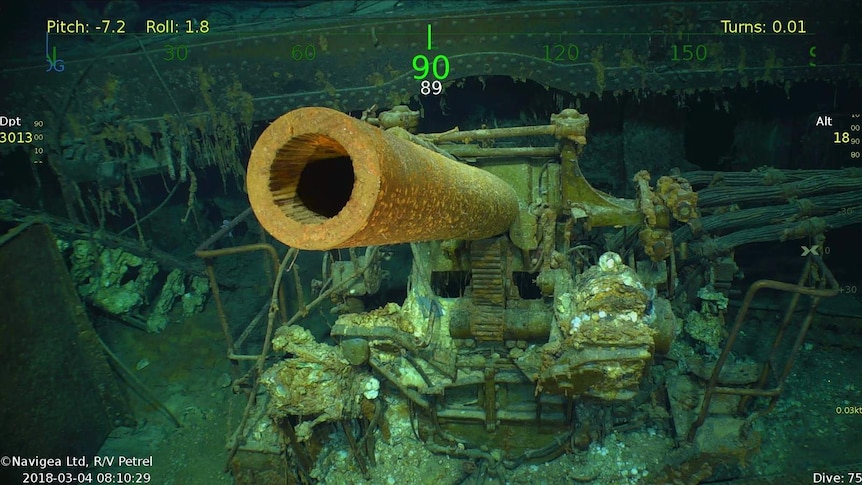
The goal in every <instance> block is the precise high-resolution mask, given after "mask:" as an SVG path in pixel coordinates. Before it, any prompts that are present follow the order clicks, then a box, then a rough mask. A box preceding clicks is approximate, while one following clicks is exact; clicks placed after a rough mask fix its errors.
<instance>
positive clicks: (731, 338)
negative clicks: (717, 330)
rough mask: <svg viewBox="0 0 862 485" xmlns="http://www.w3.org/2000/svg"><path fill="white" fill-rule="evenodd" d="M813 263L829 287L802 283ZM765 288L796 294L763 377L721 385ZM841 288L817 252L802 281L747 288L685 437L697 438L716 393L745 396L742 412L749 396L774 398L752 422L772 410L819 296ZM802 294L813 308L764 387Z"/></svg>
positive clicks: (810, 258) (769, 282) (771, 282)
mask: <svg viewBox="0 0 862 485" xmlns="http://www.w3.org/2000/svg"><path fill="white" fill-rule="evenodd" d="M813 264H816V265H817V268H818V269H819V270H820V273H821V275H822V276H824V277H825V278H826V282H827V283H828V285H829V287H830V288H829V289H817V288H811V287H807V286H803V284H804V283H805V281H806V279H808V278H809V277H813V276H814V275H813V274H812V268H813ZM764 288H771V289H775V290H779V291H785V292H789V293H793V294H794V295H793V297H792V298H791V300H790V304H789V306H788V308H787V311H786V312H785V314H784V319H783V320H782V322H781V326H780V327H779V329H778V334H776V336H775V339H774V340H773V342H772V348H771V350H770V352H769V357H768V358H767V361H766V363H765V365H764V366H763V369H762V370H761V373H760V378H759V379H758V381H757V385H756V387H755V388H753V389H752V388H733V387H718V386H717V384H718V376H719V375H720V374H721V370H722V368H723V367H724V364H725V362H726V361H727V358H728V356H729V355H730V352H731V350H732V349H733V345H734V343H736V337H737V336H738V335H739V331H740V329H741V328H742V324H743V322H745V317H746V316H747V314H748V309H749V307H750V306H751V301H752V300H753V299H754V295H755V294H756V293H757V292H758V291H760V290H761V289H764ZM839 292H840V286H839V285H838V282H837V281H836V280H835V277H834V276H833V275H832V272H831V271H830V270H829V268H827V267H826V265H825V264H824V263H823V260H822V259H821V258H820V257H819V256H817V255H815V254H814V253H811V254H809V256H808V259H807V260H806V262H805V266H804V268H803V270H802V275H801V276H800V278H799V282H798V283H797V284H795V285H794V284H790V283H784V282H781V281H774V280H759V281H756V282H754V283H753V284H752V285H751V286H750V287H749V288H748V291H747V292H746V294H745V299H744V300H743V303H742V308H740V310H739V313H738V314H737V315H736V321H735V322H734V325H733V329H732V330H731V331H730V334H729V335H728V337H727V343H726V344H725V346H724V348H723V349H722V351H721V355H720V356H719V358H718V362H716V364H715V367H714V368H713V369H712V375H711V376H710V378H709V384H707V387H706V392H705V393H704V396H703V402H702V404H701V406H700V413H699V414H698V417H697V419H696V420H695V421H694V423H692V425H691V428H690V429H689V431H688V435H687V437H686V439H687V440H688V441H693V440H694V437H695V434H696V433H697V429H698V428H699V427H700V426H701V425H702V424H703V422H704V420H706V415H707V414H708V412H709V405H710V401H711V400H712V396H713V395H714V394H735V395H740V396H743V398H742V399H741V400H740V403H739V407H738V412H739V413H742V412H744V410H745V407H746V404H747V402H748V401H749V399H751V397H771V398H772V400H771V401H770V403H769V406H768V407H767V408H766V409H765V410H763V411H760V412H758V413H755V414H754V415H753V416H752V417H751V418H750V419H749V420H748V422H751V420H753V419H755V418H757V417H760V416H763V415H765V414H767V413H769V412H771V411H772V409H773V408H774V407H775V403H776V402H777V401H778V397H779V396H780V395H781V393H782V391H783V390H784V381H785V380H786V379H787V376H788V375H789V374H790V370H791V369H792V367H793V362H794V360H795V359H796V355H797V354H798V353H799V349H800V347H802V343H803V341H804V340H805V334H806V332H808V328H809V327H810V326H811V321H812V320H813V318H814V313H815V312H816V311H817V306H818V305H819V304H820V299H821V298H829V297H833V296H835V295H837V294H838V293H839ZM800 295H809V296H811V297H813V300H812V302H811V308H810V309H809V310H808V314H807V315H806V316H805V318H804V319H803V321H802V326H801V328H800V329H799V333H798V334H797V335H796V340H795V341H794V343H793V348H792V349H791V351H790V355H789V356H788V358H787V361H786V362H785V364H784V368H783V369H782V372H781V375H779V376H777V377H778V378H777V383H776V386H775V387H773V388H771V389H764V387H765V386H766V380H767V379H768V377H769V374H770V370H771V366H772V362H773V361H774V357H775V354H776V353H777V351H778V347H779V345H780V344H781V340H782V338H783V336H784V331H785V330H786V329H787V327H788V326H789V325H790V322H791V319H792V317H793V312H794V311H795V310H796V305H797V304H798V303H799V296H800Z"/></svg>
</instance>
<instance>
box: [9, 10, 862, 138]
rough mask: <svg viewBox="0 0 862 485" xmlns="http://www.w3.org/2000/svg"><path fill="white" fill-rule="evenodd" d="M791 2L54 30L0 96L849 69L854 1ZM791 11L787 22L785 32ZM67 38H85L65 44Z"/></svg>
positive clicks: (284, 96) (679, 84)
mask: <svg viewBox="0 0 862 485" xmlns="http://www.w3.org/2000/svg"><path fill="white" fill-rule="evenodd" d="M791 7H792V8H788V5H787V3H786V2H784V1H749V2H737V1H734V2H719V1H703V2H686V3H684V4H681V3H671V2H666V3H663V2H627V3H624V4H621V3H617V2H608V4H607V5H603V4H601V3H599V2H591V3H590V4H588V5H584V4H564V5H555V6H551V7H547V6H543V7H530V8H524V7H523V6H520V5H518V6H515V7H514V8H513V7H509V8H503V9H497V10H482V11H473V12H470V11H467V12H462V13H458V14H452V15H444V16H437V17H433V18H432V19H431V20H428V18H427V17H421V18H420V17H407V16H402V17H399V16H398V15H397V14H396V15H393V16H391V17H387V18H385V19H380V18H373V19H369V18H361V17H354V18H340V19H333V20H325V21H318V22H313V21H304V22H302V23H298V22H291V21H284V20H275V21H272V22H271V23H266V24H260V23H258V24H255V25H254V26H243V25H234V26H228V27H224V26H219V25H214V26H213V28H212V30H211V31H210V32H209V33H207V34H195V35H179V36H176V35H175V36H158V35H140V36H138V39H140V40H141V42H140V43H139V42H138V41H137V39H134V40H133V39H131V38H130V36H126V37H125V39H124V40H117V39H116V38H113V39H111V42H107V41H99V40H92V39H91V42H88V43H85V42H84V41H83V39H76V38H75V37H70V36H63V37H59V38H58V39H57V40H56V41H57V42H61V43H62V44H63V46H64V47H65V48H66V49H70V50H71V52H70V50H65V52H70V54H69V55H67V56H66V59H65V72H63V73H56V72H51V73H46V72H45V64H44V62H42V60H41V59H38V58H36V59H34V58H28V59H14V58H13V59H3V65H4V68H3V69H2V70H0V105H2V106H3V107H4V110H7V111H12V112H15V113H18V114H22V115H23V114H27V115H29V116H33V117H37V118H39V117H42V115H43V113H44V112H46V111H56V110H57V109H58V107H62V106H64V105H65V101H66V100H67V99H68V98H69V97H72V96H78V95H79V94H78V93H96V94H98V93H99V92H102V93H105V97H107V98H110V99H109V100H108V101H110V103H114V104H115V105H116V106H121V107H122V115H123V116H124V117H126V118H127V120H128V121H130V122H135V123H145V124H148V125H149V126H150V127H151V128H156V127H157V126H158V121H159V120H160V119H163V118H164V117H165V116H166V115H168V116H175V115H177V108H179V110H180V111H182V113H183V114H184V116H185V117H186V118H190V119H194V118H195V117H197V116H202V117H212V116H214V113H213V111H219V112H228V113H232V114H234V115H236V116H253V118H254V119H255V120H266V119H273V118H275V117H277V116H279V115H280V114H281V113H285V112H287V111H290V110H292V109H295V108H297V107H301V106H312V105H313V106H327V107H331V108H333V109H338V110H342V111H346V110H361V109H365V108H367V107H369V106H371V105H373V104H375V103H376V104H378V105H379V106H382V107H388V106H394V105H397V104H402V103H404V102H405V101H406V100H408V99H409V98H410V97H412V96H415V95H417V94H418V93H419V81H417V80H415V79H414V78H413V75H414V74H415V72H414V71H413V68H412V64H411V62H412V59H413V58H414V56H416V55H418V54H424V55H428V56H430V57H431V59H432V60H433V57H434V56H436V55H438V54H439V55H445V56H447V58H448V59H449V62H450V67H451V70H450V72H449V74H448V77H447V81H446V82H453V81H455V80H457V79H461V78H465V77H469V76H490V75H508V76H512V77H514V78H516V79H524V80H525V79H532V80H534V81H537V82H539V83H541V84H544V85H546V86H549V87H554V88H558V89H561V90H564V91H569V92H573V93H594V92H595V93H601V92H605V91H611V92H617V91H628V90H648V91H667V90H677V89H720V88H723V87H734V86H737V85H742V86H746V85H749V84H753V83H758V82H775V83H785V82H788V81H789V82H799V81H802V80H807V79H828V80H831V81H833V82H834V81H835V80H839V79H858V78H860V77H862V53H860V52H859V51H858V49H854V48H852V47H854V46H855V45H858V39H859V38H858V32H859V31H860V30H862V26H860V22H862V20H860V19H862V15H860V6H859V4H858V2H854V1H853V0H835V1H832V2H830V3H829V7H828V8H823V7H821V6H819V5H818V4H817V3H816V2H798V3H794V4H791ZM723 20H730V21H733V22H734V25H736V23H741V22H749V23H751V22H758V23H759V24H762V26H763V27H762V28H763V29H765V30H766V32H765V33H764V34H730V33H726V30H727V29H728V27H727V24H725V23H723V22H722V21H723ZM790 20H793V21H794V22H796V23H795V24H794V29H795V30H797V32H796V33H795V34H790V33H787V32H786V31H787V30H788V27H789V24H788V21H790ZM773 21H780V22H781V24H780V27H781V28H783V29H784V30H785V33H784V34H776V35H773V34H772V33H771V29H772V28H773ZM800 22H801V23H800ZM429 25H430V26H431V28H432V31H433V44H434V47H435V50H433V51H431V52H429V51H428V50H427V47H428V46H427V28H428V26H429ZM740 28H741V27H740ZM800 28H804V29H805V32H806V34H801V33H799V32H798V30H799V29H800ZM75 42H80V43H79V44H77V45H78V46H80V45H81V44H84V46H85V47H78V49H77V51H76V50H74V49H75V47H74V46H75V45H76V44H75ZM106 42H107V43H106ZM167 45H171V46H173V48H174V49H175V50H174V51H173V55H174V56H176V55H177V53H178V52H177V51H176V48H177V46H185V47H184V49H187V59H185V60H182V61H180V60H177V59H174V60H171V61H168V60H166V58H168V57H170V56H171V54H172V53H171V52H170V51H169V50H167V51H166V47H165V46H167ZM815 45H816V51H813V52H814V54H815V56H816V57H812V54H811V53H812V50H811V47H812V46H815ZM685 46H688V47H687V48H686V47H685ZM72 53H74V55H73V54H72ZM689 53H690V54H691V56H689ZM6 57H8V56H6ZM688 57H691V59H688ZM154 69H155V71H158V72H157V73H156V72H154ZM158 77H161V78H162V79H163V80H164V85H166V86H168V89H170V91H171V94H172V97H173V99H174V100H175V101H176V104H177V106H176V107H175V106H174V105H173V103H172V102H171V100H170V99H169V96H167V95H166V93H165V88H164V86H163V85H162V83H161V82H159V81H158ZM235 83H239V85H241V87H238V86H239V85H237V84H235ZM111 87H113V88H114V89H115V91H116V92H115V93H110V92H109V91H110V89H111ZM240 90H241V91H242V92H244V93H248V95H249V98H250V99H251V100H253V104H254V111H253V113H247V112H245V110H247V107H246V106H244V103H245V98H244V97H242V96H239V91H240ZM88 96H89V95H88Z"/></svg>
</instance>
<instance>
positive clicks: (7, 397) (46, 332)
mask: <svg viewBox="0 0 862 485" xmlns="http://www.w3.org/2000/svg"><path fill="white" fill-rule="evenodd" d="M0 274H2V275H3V277H2V278H0V295H2V300H3V304H2V305H0V335H2V338H0V354H2V355H3V367H4V372H2V373H0V389H2V390H3V391H2V392H0V432H2V434H3V440H2V444H0V454H2V455H18V456H37V455H39V456H46V457H62V456H80V455H82V454H85V455H92V454H94V453H96V452H97V451H98V450H99V448H100V447H101V446H102V443H103V442H104V440H105V438H106V437H107V435H108V433H109V432H110V431H111V430H112V429H113V428H114V427H116V426H129V425H133V423H134V418H133V417H132V415H131V413H130V411H129V409H128V404H127V403H126V400H125V397H124V395H123V393H122V392H121V391H120V389H119V386H118V383H117V380H116V376H115V375H114V373H113V372H112V371H111V368H110V366H109V365H108V362H107V361H106V359H105V355H104V353H103V351H102V346H101V344H100V343H99V340H98V337H97V336H96V333H95V331H94V330H93V327H92V325H91V324H90V322H89V320H88V319H87V315H86V312H85V311H84V307H83V306H82V304H81V301H80V299H79V297H78V294H77V292H76V291H75V288H74V286H73V284H72V279H71V277H70V276H69V272H68V270H67V269H66V266H65V263H64V262H63V258H62V256H61V255H60V253H59V251H58V250H57V243H56V240H55V237H54V235H53V234H52V233H51V231H50V230H49V229H48V227H47V226H45V225H42V224H35V225H33V226H31V227H29V228H27V229H26V230H25V231H22V232H21V233H20V234H19V235H17V236H16V237H14V238H13V239H11V240H10V241H8V242H6V243H5V244H3V245H2V246H0ZM64 463H65V462H64ZM7 472H10V473H11V472H15V473H14V474H13V475H12V476H9V475H6V473H7ZM20 472H21V471H20V470H14V469H12V468H8V467H3V469H0V481H2V482H3V483H20V481H21V473H20Z"/></svg>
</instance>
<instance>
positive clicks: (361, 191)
mask: <svg viewBox="0 0 862 485" xmlns="http://www.w3.org/2000/svg"><path fill="white" fill-rule="evenodd" d="M248 194H249V200H250V202H251V206H252V209H253V210H254V213H255V216H257V218H258V220H259V221H260V223H261V225H262V226H263V227H264V229H266V230H267V231H268V232H269V233H270V234H272V235H273V236H274V237H275V238H276V239H278V240H279V241H281V242H283V243H284V244H287V245H288V246H292V247H296V248H300V249H316V250H325V249H333V248H346V247H355V246H370V245H382V244H396V243H403V242H417V241H427V240H434V239H456V238H457V239H481V238H485V237H490V236H494V235H497V234H500V233H502V232H505V231H506V230H507V229H508V228H509V225H510V224H511V223H512V221H513V220H514V218H515V216H516V214H517V211H518V197H517V195H516V194H515V191H514V190H513V189H512V188H511V187H510V186H509V185H508V184H507V183H506V182H504V181H503V180H501V179H499V178H498V177H496V176H494V175H492V174H490V173H488V172H485V171H484V170H481V169H478V168H475V167H470V166H468V165H465V164H462V163H458V162H456V161H453V160H450V159H448V158H446V157H444V156H443V155H440V154H438V153H435V152H432V151H431V150H428V149H426V148H423V147H420V146H418V145H416V144H414V143H412V142H410V141H407V140H403V139H401V138H399V137H397V136H395V135H393V134H391V133H387V132H385V131H382V130H381V129H379V128H377V127H374V126H371V125H369V124H367V123H365V122H363V121H360V120H357V119H355V118H352V117H350V116H348V115H345V114H343V113H341V112H338V111H335V110H331V109H328V108H300V109H297V110H294V111H291V112H289V113H287V114H285V115H283V116H281V117H280V118H278V119H277V120H275V121H274V122H273V123H272V124H271V125H270V126H269V127H268V128H267V129H266V130H264V132H263V133H262V134H261V136H260V138H259V139H258V141H257V143H255V146H254V148H253V149H252V153H251V159H250V161H249V165H248Z"/></svg>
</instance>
